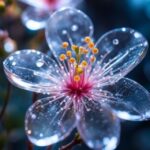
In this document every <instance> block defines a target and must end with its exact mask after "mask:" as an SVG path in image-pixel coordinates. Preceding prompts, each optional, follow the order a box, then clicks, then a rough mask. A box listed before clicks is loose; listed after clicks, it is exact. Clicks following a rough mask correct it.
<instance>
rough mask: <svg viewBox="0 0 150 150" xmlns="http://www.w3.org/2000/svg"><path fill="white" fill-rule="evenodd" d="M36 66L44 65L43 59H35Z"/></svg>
mask: <svg viewBox="0 0 150 150" xmlns="http://www.w3.org/2000/svg"><path fill="white" fill-rule="evenodd" d="M36 65H37V67H42V66H43V65H44V61H43V60H42V59H39V60H37V62H36Z"/></svg>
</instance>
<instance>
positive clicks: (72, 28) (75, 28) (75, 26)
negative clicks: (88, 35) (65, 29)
mask: <svg viewBox="0 0 150 150" xmlns="http://www.w3.org/2000/svg"><path fill="white" fill-rule="evenodd" d="M78 28H79V27H78V26H77V25H75V24H74V25H72V27H71V30H72V31H74V32H75V31H77V30H78Z"/></svg>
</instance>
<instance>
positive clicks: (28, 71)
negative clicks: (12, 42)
mask: <svg viewBox="0 0 150 150" xmlns="http://www.w3.org/2000/svg"><path fill="white" fill-rule="evenodd" d="M3 65H4V70H5V73H6V75H7V77H8V79H9V80H10V82H11V83H12V84H14V85H15V86H17V87H19V88H23V89H26V90H30V91H34V92H40V93H48V92H51V94H53V93H52V91H55V90H56V89H58V90H59V83H60V81H61V82H62V79H61V76H62V75H61V73H60V69H59V67H58V65H57V63H56V62H55V61H54V60H53V59H51V58H49V57H48V56H46V55H44V54H43V53H41V52H39V51H36V50H22V51H17V52H15V53H13V54H12V55H10V56H9V57H8V58H7V59H6V60H5V61H4V62H3ZM56 86H57V87H56Z"/></svg>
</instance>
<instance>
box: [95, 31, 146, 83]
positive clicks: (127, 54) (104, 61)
mask: <svg viewBox="0 0 150 150" xmlns="http://www.w3.org/2000/svg"><path fill="white" fill-rule="evenodd" d="M96 46H97V47H98V48H99V49H100V53H99V55H98V56H97V60H100V61H101V64H98V65H99V66H101V67H102V69H101V74H102V75H101V76H112V77H113V76H114V78H115V77H116V76H117V77H116V80H117V79H120V78H122V77H123V76H125V75H126V74H127V73H128V72H130V71H131V70H132V69H133V68H134V67H135V66H136V65H137V64H139V63H140V62H141V60H142V59H143V57H144V56H145V54H146V51H147V49H148V42H147V40H146V39H145V38H144V36H143V35H142V34H140V33H139V32H137V31H135V30H133V29H130V28H118V29H114V30H111V31H109V32H107V33H106V34H104V35H103V36H102V37H101V38H100V39H99V40H98V42H97V43H96Z"/></svg>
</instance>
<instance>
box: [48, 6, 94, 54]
mask: <svg viewBox="0 0 150 150" xmlns="http://www.w3.org/2000/svg"><path fill="white" fill-rule="evenodd" d="M56 18H57V19H56ZM92 34H93V24H92V22H91V20H90V19H89V17H88V16H87V15H86V14H84V13H83V12H82V11H80V10H77V9H73V8H63V9H61V10H59V11H56V12H55V13H53V14H52V15H51V17H50V18H49V20H48V24H47V26H46V38H47V42H48V44H49V47H50V48H51V50H52V51H53V53H54V55H56V56H59V55H60V54H61V53H65V50H63V49H62V47H61V45H62V42H65V41H67V42H69V43H70V44H78V45H83V44H84V42H83V38H84V37H85V36H92Z"/></svg>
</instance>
